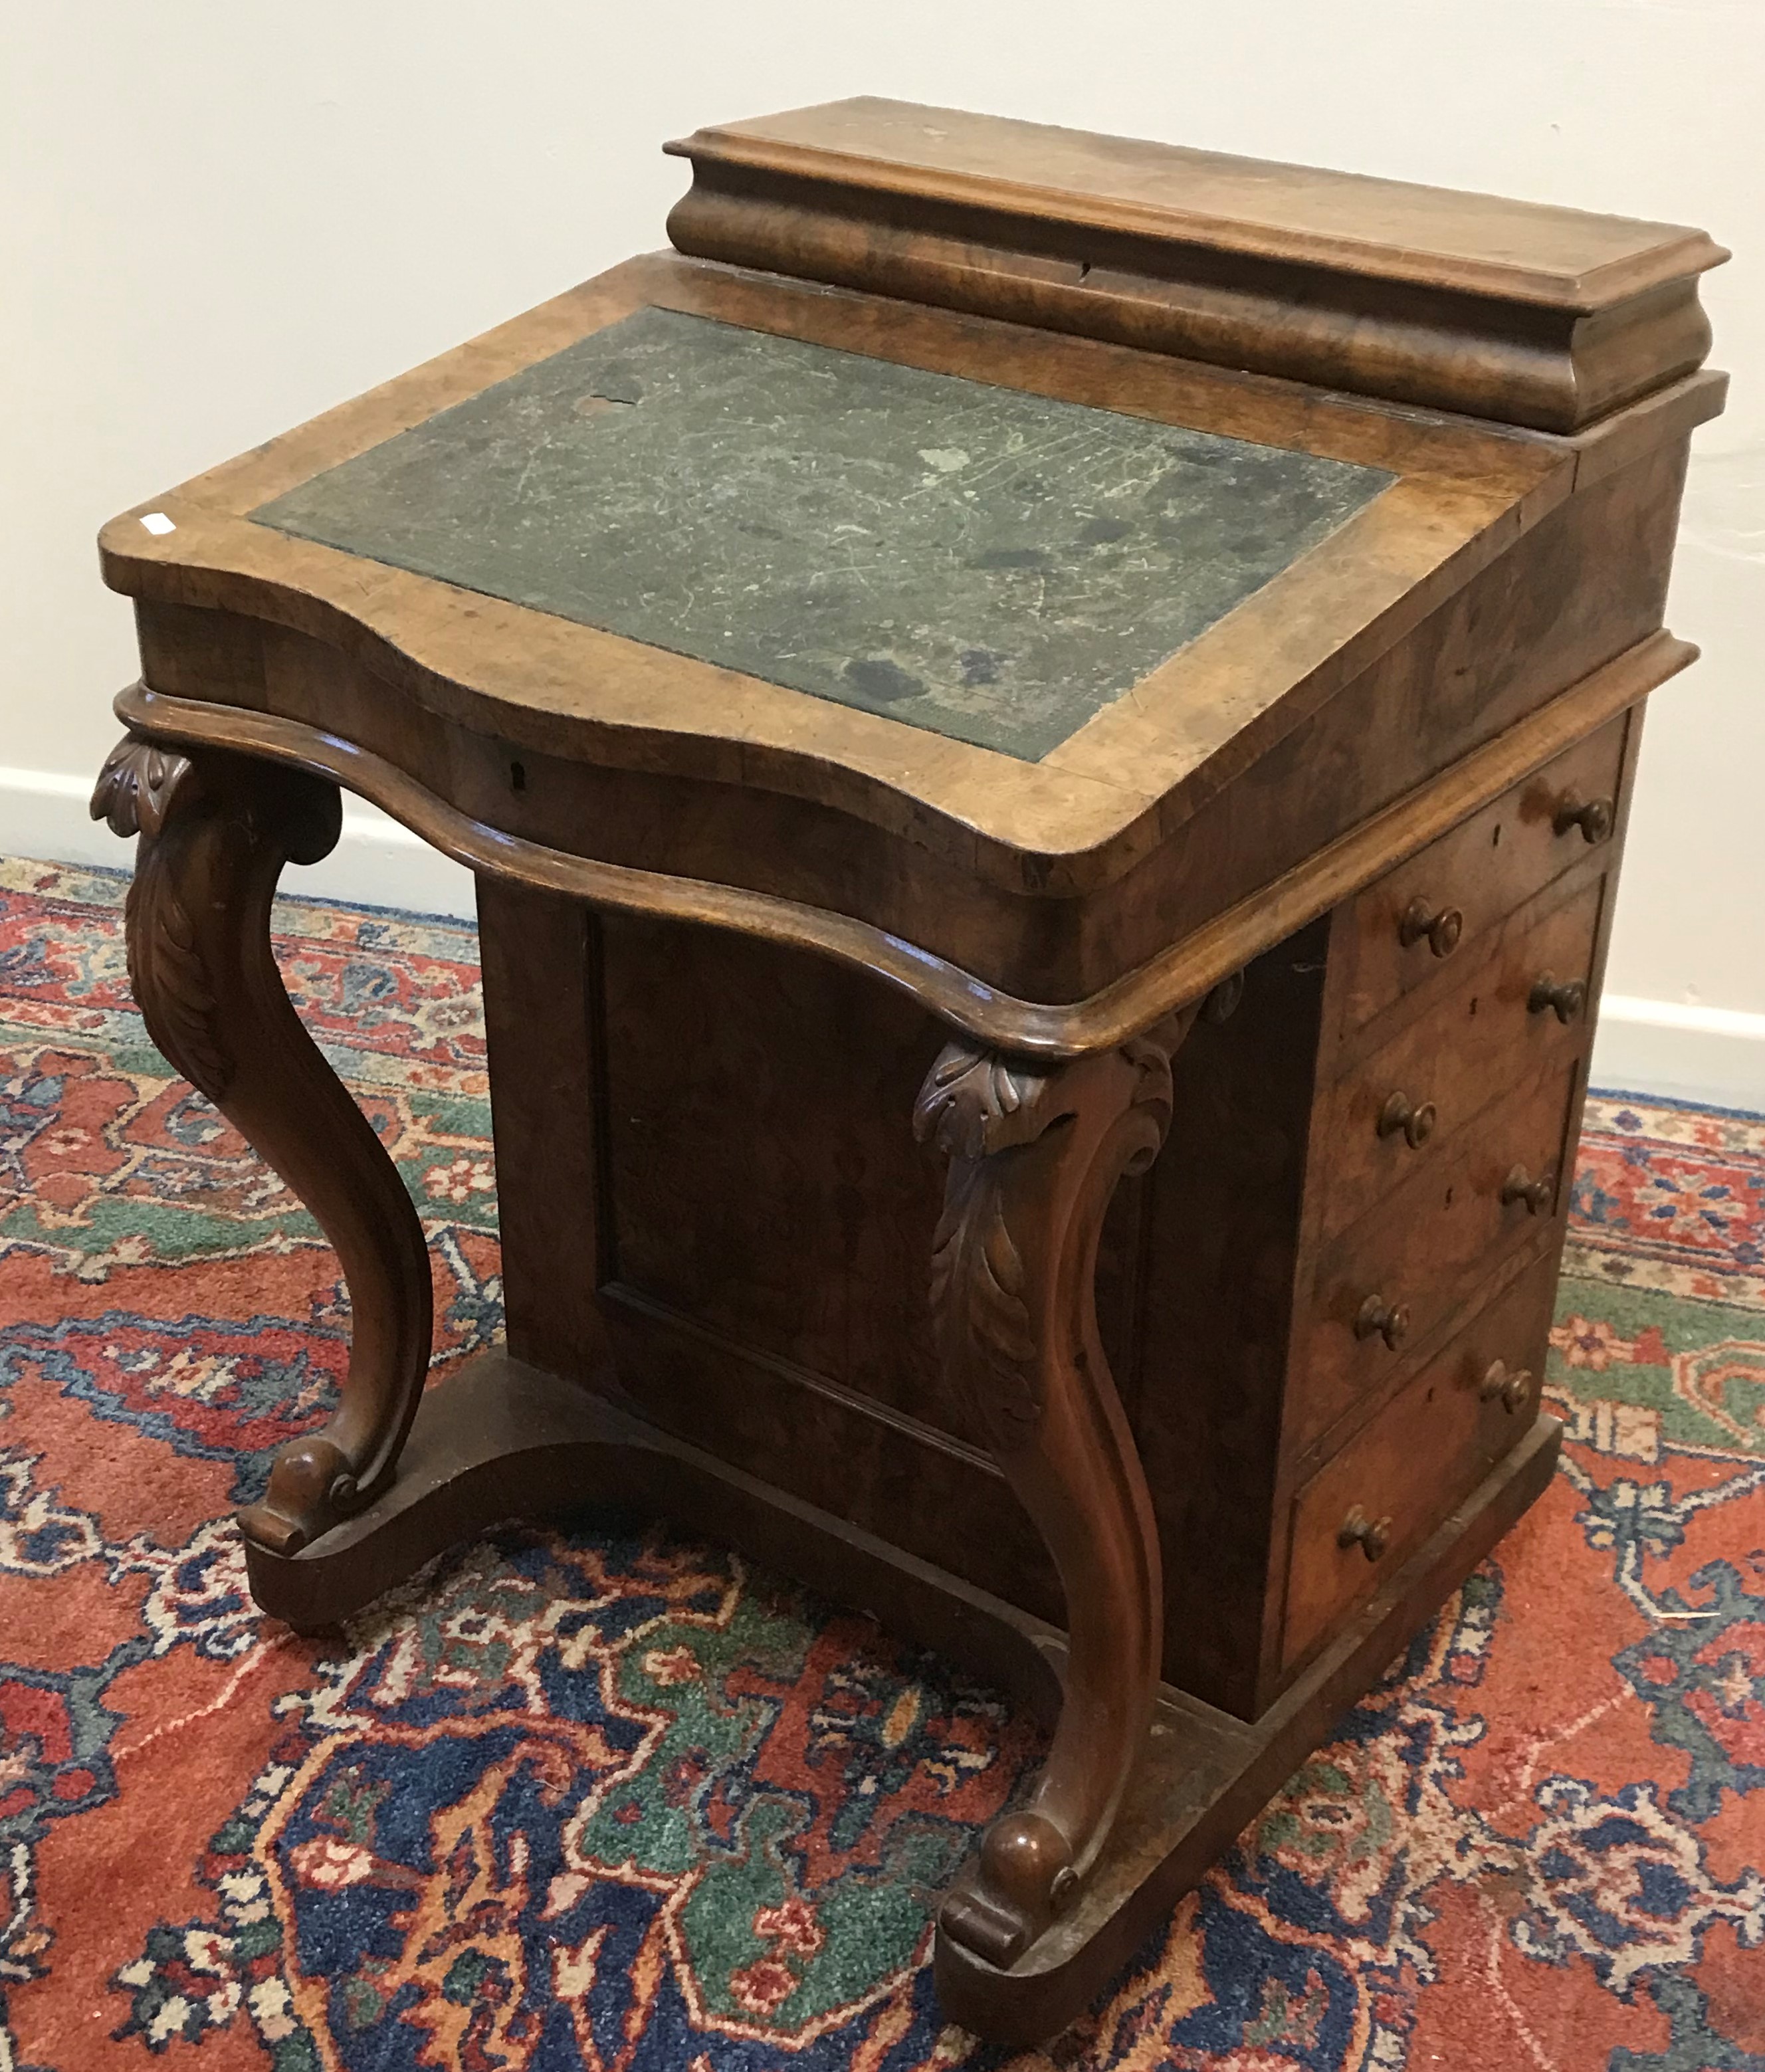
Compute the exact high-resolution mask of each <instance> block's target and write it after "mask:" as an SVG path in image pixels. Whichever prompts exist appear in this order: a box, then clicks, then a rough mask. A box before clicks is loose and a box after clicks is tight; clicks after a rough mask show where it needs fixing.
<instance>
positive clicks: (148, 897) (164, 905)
mask: <svg viewBox="0 0 1765 2072" xmlns="http://www.w3.org/2000/svg"><path fill="white" fill-rule="evenodd" d="M127 914H128V931H129V983H130V985H131V986H132V987H133V988H134V995H135V998H136V1000H137V1001H138V1002H139V1003H140V1005H141V1013H142V1020H143V1021H144V1022H146V1025H147V1034H149V1035H150V1037H152V1038H153V1040H154V1042H155V1043H157V1044H158V1046H159V1048H160V1050H162V1051H163V1052H164V1054H165V1055H166V1056H167V1058H168V1059H170V1060H171V1063H172V1064H173V1065H174V1066H175V1067H176V1068H177V1069H178V1071H180V1072H182V1073H183V1075H184V1077H185V1078H186V1079H188V1080H189V1082H190V1083H191V1085H192V1086H193V1087H195V1089H196V1091H198V1092H199V1093H203V1094H206V1095H207V1096H208V1098H209V1100H212V1101H213V1102H214V1103H215V1104H216V1105H217V1106H218V1105H219V1104H220V1102H221V1101H222V1100H224V1099H225V1097H226V1092H227V1088H228V1085H229V1083H231V1081H232V1058H231V1056H230V1055H229V1054H228V1050H227V1048H226V1046H225V1045H224V1043H223V1042H222V1041H221V1039H220V1034H219V1033H218V1032H217V1030H216V1026H215V1010H216V999H215V992H214V988H213V987H212V985H211V984H210V982H209V978H208V968H207V966H206V965H205V964H204V962H203V957H202V951H201V948H200V946H199V944H198V943H197V940H196V931H195V927H194V926H193V925H192V923H191V919H190V915H189V914H188V912H187V911H186V909H185V906H184V904H183V901H182V900H181V899H180V898H179V897H178V894H177V893H176V891H175V890H174V888H173V886H172V885H171V882H170V880H169V879H168V878H167V877H165V876H164V874H162V873H161V872H160V871H159V870H157V869H156V868H155V867H154V860H153V858H152V857H143V858H142V861H141V862H140V864H139V865H138V866H137V869H136V872H135V878H134V883H133V884H132V885H131V886H130V888H129V898H128V906H127Z"/></svg>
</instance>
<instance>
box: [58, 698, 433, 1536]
mask: <svg viewBox="0 0 1765 2072" xmlns="http://www.w3.org/2000/svg"><path fill="white" fill-rule="evenodd" d="M92 811H93V818H94V819H95V820H96V819H103V820H108V821H109V824H110V825H111V827H112V828H113V830H114V831H115V832H116V833H117V834H119V835H132V834H135V833H138V834H139V835H140V837H141V843H140V849H139V853H138V857H137V860H136V865H135V877H134V884H133V885H132V886H130V892H129V902H128V908H127V927H128V940H129V976H130V980H131V982H132V984H133V985H134V993H135V998H136V1000H137V1001H138V1003H139V1005H140V1008H141V1012H142V1017H143V1018H144V1019H145V1021H146V1025H147V1032H148V1034H150V1036H151V1037H152V1038H153V1039H154V1042H155V1043H157V1044H158V1046H159V1048H160V1049H161V1050H163V1052H164V1053H165V1054H166V1056H167V1058H169V1059H171V1063H173V1064H174V1065H175V1066H176V1067H177V1068H178V1070H179V1071H180V1072H182V1073H183V1075H184V1076H185V1078H186V1079H188V1080H189V1081H190V1082H191V1084H192V1085H193V1086H195V1087H197V1088H199V1089H200V1091H202V1092H203V1093H205V1094H206V1095H207V1096H208V1098H209V1099H210V1100H212V1102H213V1103H214V1104H215V1105H216V1108H219V1109H220V1112H221V1113H222V1114H223V1115H224V1116H226V1117H227V1119H228V1121H229V1122H231V1123H232V1124H233V1126H234V1127H235V1128H237V1130H238V1131H239V1132H240V1133H241V1136H243V1137H245V1140H246V1141H247V1142H248V1143H249V1144H250V1145H251V1146H252V1147H253V1149H254V1150H256V1151H257V1153H259V1154H260V1155H261V1157H263V1158H264V1159H265V1161H267V1162H268V1163H269V1165H273V1166H274V1168H275V1170H276V1171H277V1172H278V1174H281V1176H282V1178H283V1180H285V1181H286V1182H287V1184H288V1186H290V1188H292V1189H293V1190H294V1194H296V1195H297V1196H298V1198H300V1200H301V1201H302V1202H304V1203H305V1205H306V1206H307V1208H309V1209H310V1210H311V1211H312V1214H313V1215H314V1216H315V1218H316V1219H317V1220H318V1222H319V1227H320V1228H321V1229H322V1230H323V1231H324V1233H325V1235H326V1236H327V1239H329V1240H330V1241H331V1244H332V1245H333V1246H335V1248H336V1251H337V1254H338V1257H339V1262H340V1264H341V1265H342V1267H343V1271H344V1281H345V1282H346V1284H347V1285H348V1290H349V1297H350V1305H351V1313H352V1331H351V1344H350V1354H349V1371H348V1377H347V1379H345V1381H344V1387H343V1396H342V1400H341V1402H340V1403H339V1406H338V1408H337V1411H336V1412H335V1416H333V1417H332V1418H331V1421H330V1422H329V1423H328V1424H327V1425H326V1426H325V1428H324V1429H323V1431H321V1432H319V1433H316V1434H315V1435H314V1436H312V1437H308V1438H304V1439H298V1440H295V1441H293V1442H292V1443H290V1445H287V1446H285V1447H284V1448H283V1449H282V1452H281V1453H280V1454H278V1457H277V1459H276V1462H275V1466H274V1468H273V1469H272V1470H271V1473H270V1477H269V1486H268V1488H267V1489H266V1490H265V1493H264V1496H263V1498H262V1501H261V1503H256V1504H253V1505H252V1506H251V1507H249V1509H248V1510H246V1511H242V1512H241V1514H240V1521H239V1522H240V1525H241V1528H242V1530H243V1531H244V1532H245V1540H246V1545H247V1551H248V1553H249V1552H250V1550H251V1549H252V1548H253V1546H256V1547H258V1548H266V1549H268V1550H269V1552H272V1553H274V1554H277V1555H282V1556H288V1555H293V1554H296V1553H298V1552H299V1551H300V1550H301V1549H302V1548H303V1547H306V1546H307V1545H309V1544H311V1542H312V1541H313V1540H315V1539H317V1538H318V1536H319V1535H320V1534H321V1533H323V1532H324V1531H326V1530H327V1528H328V1527H331V1526H332V1525H334V1524H335V1523H337V1522H338V1521H339V1519H344V1518H345V1517H348V1515H350V1514H351V1513H352V1512H353V1511H359V1510H360V1508H361V1507H363V1506H364V1504H366V1503H368V1502H370V1501H371V1500H372V1498H374V1497H375V1496H376V1495H377V1494H379V1493H380V1491H381V1490H383V1489H384V1488H385V1486H386V1485H387V1484H388V1483H389V1482H390V1481H391V1479H392V1475H393V1466H394V1463H395V1462H396V1461H397V1457H398V1452H399V1449H400V1447H401V1446H402V1445H403V1444H404V1441H405V1433H407V1432H408V1431H409V1429H410V1421H411V1418H412V1416H413V1414H414V1412H415V1411H416V1408H417V1403H418V1397H419V1396H420V1395H421V1393H422V1385H423V1379H424V1375H425V1374H426V1371H427V1367H428V1361H429V1352H430V1311H431V1303H432V1299H433V1298H432V1295H431V1291H430V1276H429V1261H428V1256H427V1253H426V1249H425V1247H424V1243H423V1233H422V1224H421V1223H419V1222H418V1217H417V1211H416V1210H415V1208H414V1207H413V1205H412V1202H411V1199H410V1197H409V1194H406V1192H405V1188H404V1186H403V1184H402V1182H401V1181H400V1179H399V1178H398V1174H397V1170H396V1169H395V1168H394V1166H393V1162H392V1161H391V1160H390V1159H389V1157H387V1155H386V1153H385V1150H384V1149H382V1148H381V1143H380V1141H379V1139H378V1138H377V1137H376V1136H375V1134H374V1133H373V1131H372V1128H370V1127H369V1125H368V1121H367V1119H366V1117H365V1116H364V1115H363V1114H362V1112H361V1110H360V1108H358V1107H357V1106H356V1104H355V1101H354V1100H352V1098H351V1096H350V1095H349V1094H348V1091H346V1089H345V1088H344V1085H343V1083H342V1082H341V1081H340V1080H339V1079H338V1078H337V1076H336V1075H335V1073H334V1072H333V1071H331V1067H330V1066H329V1065H327V1063H326V1062H325V1060H324V1059H323V1057H322V1056H321V1055H320V1054H319V1050H318V1048H317V1046H315V1044H314V1042H313V1041H312V1039H311V1037H310V1036H308V1035H307V1032H306V1030H305V1029H304V1028H302V1026H301V1023H300V1020H299V1017H298V1016H297V1015H296V1014H295V1013H294V1008H293V1007H292V1005H290V1001H289V999H288V996H287V993H286V992H285V991H284V990H283V988H282V979H281V976H280V974H279V973H278V971H277V969H276V961H275V958H274V956H273V955H272V953H271V950H270V945H269V905H270V901H271V899H272V898H273V897H274V893H275V890H276V881H277V878H278V876H279V875H280V874H281V871H282V865H283V864H284V863H285V862H290V861H291V862H294V863H316V862H317V861H318V860H319V857H322V856H324V855H326V854H327V853H328V852H329V850H330V849H331V847H332V845H334V844H335V841H336V839H337V834H338V829H339V823H340V812H339V800H338V796H337V787H335V785H334V784H331V783H326V782H324V781H323V779H319V778H315V777H309V776H307V775H303V774H302V772H300V771H292V770H288V769H285V768H283V767H280V766H278V765H277V764H274V763H262V762H259V761H257V760H256V759H253V758H251V757H248V756H242V755H235V754H228V753H226V752H225V751H223V750H207V749H204V750H187V751H181V750H176V749H171V748H163V747H158V746H155V745H154V743H152V742H148V741H142V740H139V739H137V738H134V737H130V738H125V740H123V741H122V742H121V743H120V744H119V745H118V746H117V747H116V748H115V749H114V750H113V751H112V753H111V754H110V756H109V759H108V760H107V761H106V763H105V767H104V769H103V771H102V773H101V775H100V777H99V779H98V785H97V791H95V792H94V793H93V802H92Z"/></svg>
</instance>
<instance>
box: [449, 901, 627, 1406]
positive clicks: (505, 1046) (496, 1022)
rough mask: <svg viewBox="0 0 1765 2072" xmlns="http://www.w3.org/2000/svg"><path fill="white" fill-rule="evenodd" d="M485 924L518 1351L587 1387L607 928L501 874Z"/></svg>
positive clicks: (600, 1358)
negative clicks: (602, 932)
mask: <svg viewBox="0 0 1765 2072" xmlns="http://www.w3.org/2000/svg"><path fill="white" fill-rule="evenodd" d="M478 924H479V950H480V954H481V956H482V958H483V984H484V1033H485V1038H486V1041H487V1043H488V1050H489V1056H490V1073H491V1113H492V1128H493V1131H494V1133H495V1138H496V1194H497V1208H498V1215H499V1217H500V1223H501V1228H502V1239H503V1299H504V1305H505V1308H506V1312H507V1316H508V1349H509V1350H510V1351H511V1352H512V1354H513V1355H515V1357H516V1359H523V1360H526V1361H528V1362H529V1363H530V1364H531V1365H533V1366H534V1367H544V1368H545V1369H546V1370H547V1371H548V1372H549V1373H553V1374H570V1375H579V1376H582V1377H583V1378H584V1379H586V1378H587V1377H588V1376H589V1375H591V1374H593V1373H594V1372H595V1371H596V1370H597V1369H602V1368H604V1367H605V1364H606V1362H607V1357H608V1346H607V1336H606V1333H605V1332H604V1330H603V1329H602V1326H601V1322H600V1318H599V1311H598V1309H597V1307H596V1304H595V1288H596V1285H597V1284H598V1282H599V1280H600V1278H601V1272H600V1262H601V1260H602V1256H603V1248H604V1245H605V1241H606V1240H605V1215H604V1211H603V1203H602V1196H601V1182H600V1164H599V1141H600V1137H601V1132H602V1127H603V1115H602V1108H603V1102H602V1096H601V1092H600V1072H599V1059H598V1056H597V1053H596V1048H595V1022H596V1018H597V1013H598V1002H597V993H598V972H597V965H598V952H599V942H598V924H597V923H596V921H595V916H594V915H593V914H592V913H591V912H590V910H589V909H588V908H587V907H586V906H582V905H581V904H580V903H579V902H578V901H576V900H574V899H566V898H559V897H557V896H556V895H554V894H549V893H544V892H534V891H532V890H529V888H528V887H527V886H521V885H515V884H512V883H510V882H508V881H507V880H504V879H500V878H479V881H478Z"/></svg>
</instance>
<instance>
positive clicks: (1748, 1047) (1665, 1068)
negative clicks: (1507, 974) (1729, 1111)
mask: <svg viewBox="0 0 1765 2072" xmlns="http://www.w3.org/2000/svg"><path fill="white" fill-rule="evenodd" d="M1591 1076H1592V1079H1593V1083H1594V1085H1595V1086H1596V1087H1607V1088H1610V1089H1611V1090H1613V1091H1623V1092H1625V1093H1636V1094H1668V1095H1671V1096H1673V1097H1674V1098H1675V1099H1676V1100H1689V1101H1701V1102H1704V1103H1706V1104H1708V1105H1709V1106H1711V1107H1713V1108H1742V1109H1744V1110H1746V1112H1749V1113H1751V1114H1755V1115H1758V1114H1765V1014H1743V1013H1740V1012H1738V1010H1737V1009H1734V1008H1728V1007H1686V1006H1682V1005H1680V1004H1679V1003H1678V1002H1677V1001H1670V1000H1638V999H1635V998H1634V997H1631V996H1630V995H1628V994H1626V993H1607V995H1606V996H1605V997H1604V998H1603V999H1602V1001H1600V1003H1599V1030H1598V1034H1596V1035H1595V1037H1594V1062H1593V1067H1592V1074H1591Z"/></svg>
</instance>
